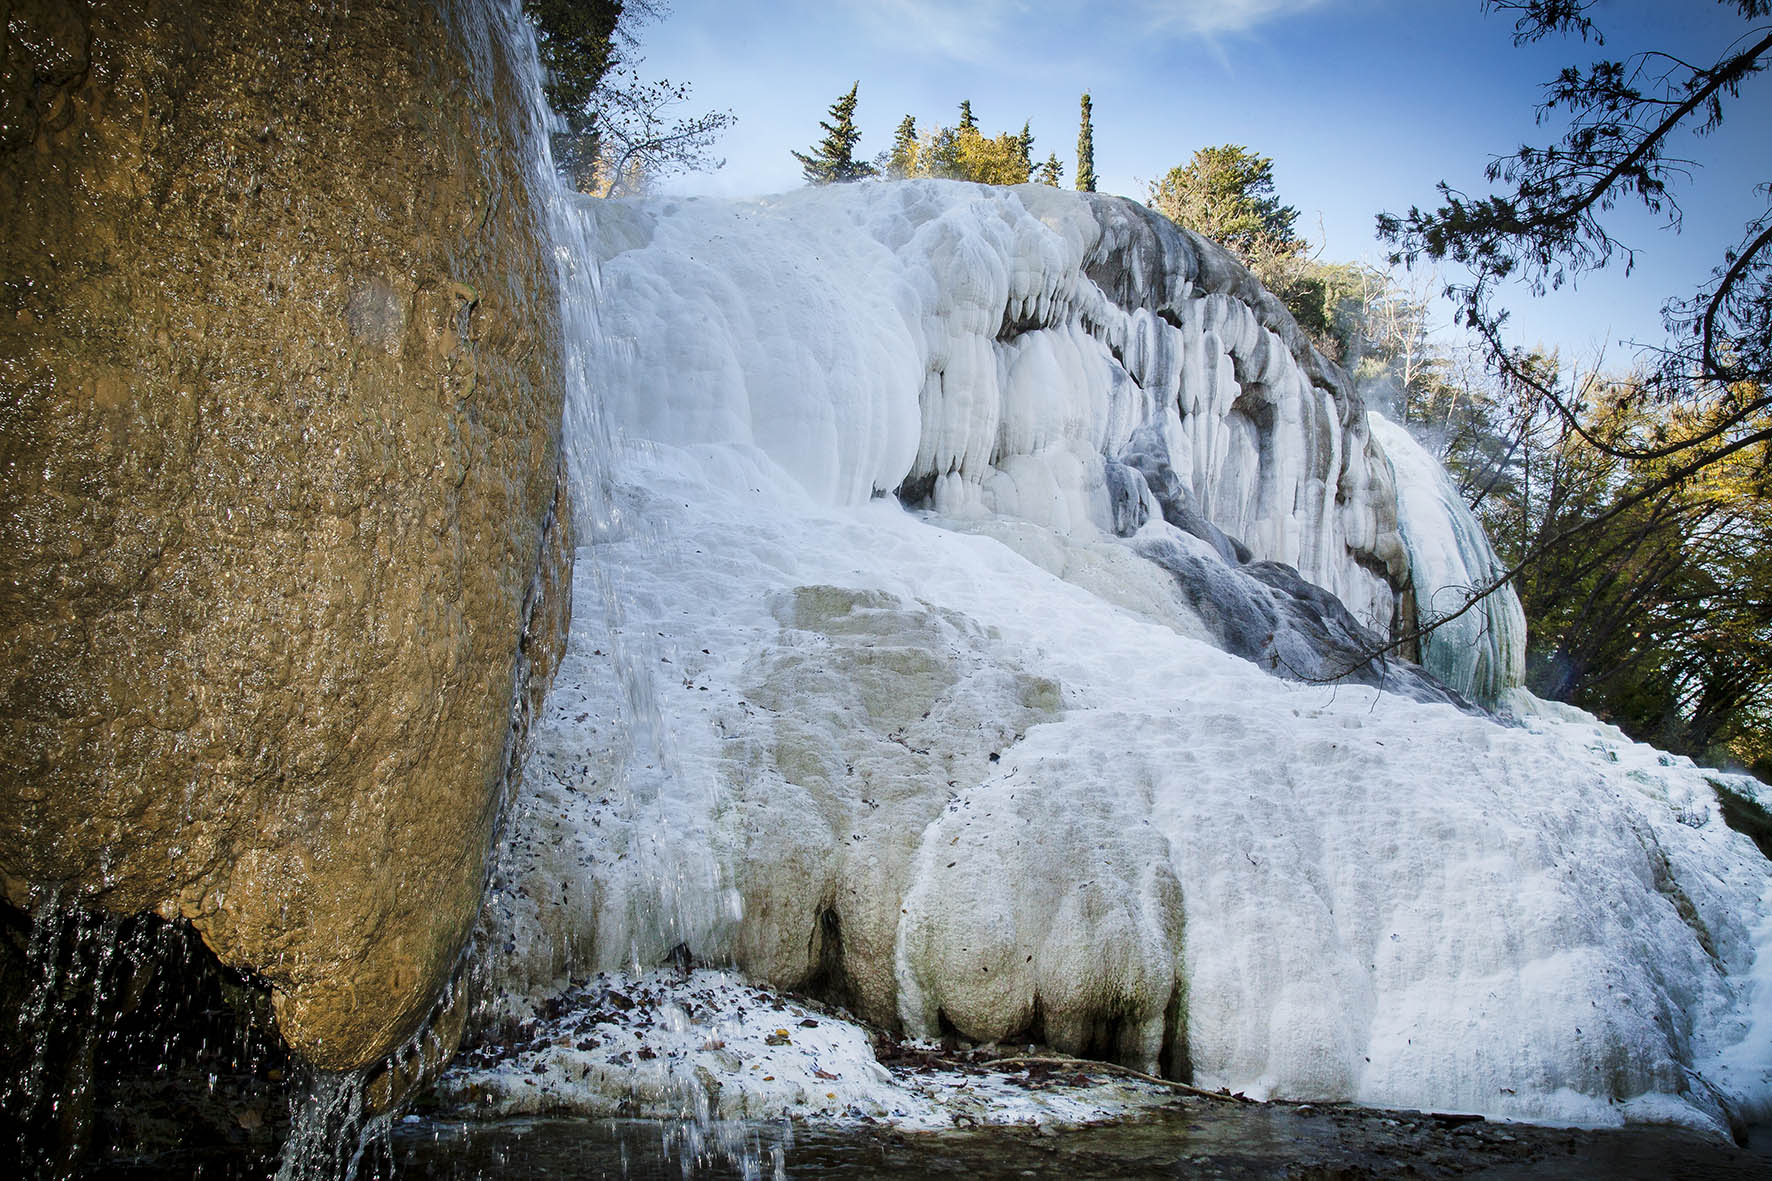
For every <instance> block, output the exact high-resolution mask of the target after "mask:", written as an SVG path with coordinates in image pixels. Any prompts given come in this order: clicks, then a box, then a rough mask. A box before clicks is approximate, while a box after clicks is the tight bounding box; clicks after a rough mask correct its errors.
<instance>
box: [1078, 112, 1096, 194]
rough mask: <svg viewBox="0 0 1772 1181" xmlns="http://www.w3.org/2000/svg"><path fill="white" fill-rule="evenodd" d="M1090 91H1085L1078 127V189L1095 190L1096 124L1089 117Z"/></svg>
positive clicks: (1085, 191)
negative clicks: (1080, 122) (1080, 120)
mask: <svg viewBox="0 0 1772 1181" xmlns="http://www.w3.org/2000/svg"><path fill="white" fill-rule="evenodd" d="M1089 115H1090V109H1089V92H1088V91H1084V92H1083V121H1082V125H1081V126H1080V127H1078V129H1077V191H1078V192H1079V193H1093V192H1094V191H1095V126H1094V124H1093V123H1092V122H1091V121H1090V118H1089Z"/></svg>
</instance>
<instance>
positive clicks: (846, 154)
mask: <svg viewBox="0 0 1772 1181" xmlns="http://www.w3.org/2000/svg"><path fill="white" fill-rule="evenodd" d="M860 89H861V83H860V82H857V83H855V85H853V86H851V87H850V88H849V92H848V93H847V94H845V95H843V96H842V97H841V98H839V99H838V100H837V101H836V102H834V103H832V104H831V112H830V113H831V120H832V122H829V123H826V122H822V121H821V122H820V123H819V126H820V127H822V128H824V130H825V136H824V139H822V140H820V141H819V144H818V146H817V147H815V148H813V149H812V152H811V154H810V155H808V154H807V153H804V152H795V153H794V159H796V160H798V161H799V162H800V168H801V171H802V172H804V173H805V176H806V182H807V183H808V184H815V185H828V184H844V183H847V182H849V181H856V180H865V179H866V178H868V177H870V176H874V175H875V174H876V170H875V168H874V166H873V165H872V164H869V163H868V162H867V161H865V160H857V159H856V158H855V144H856V142H857V141H858V140H860V139H861V132H860V131H857V130H856V127H855V102H856V92H857V91H859V90H860Z"/></svg>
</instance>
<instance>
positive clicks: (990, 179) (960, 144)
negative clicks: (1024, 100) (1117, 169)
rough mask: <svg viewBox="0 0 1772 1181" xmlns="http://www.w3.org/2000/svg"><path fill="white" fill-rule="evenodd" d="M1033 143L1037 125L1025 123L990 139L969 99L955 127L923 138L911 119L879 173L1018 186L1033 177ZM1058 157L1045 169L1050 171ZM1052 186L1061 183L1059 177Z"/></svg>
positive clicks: (932, 129) (880, 159) (899, 177)
mask: <svg viewBox="0 0 1772 1181" xmlns="http://www.w3.org/2000/svg"><path fill="white" fill-rule="evenodd" d="M1033 142H1034V133H1033V125H1032V124H1031V123H1029V122H1025V121H1024V122H1023V123H1022V125H1021V130H1020V131H1019V132H1007V131H1005V132H1002V133H1000V134H998V135H994V136H987V135H985V134H984V132H982V131H980V130H979V127H978V118H977V116H976V115H974V114H973V112H972V103H971V101H970V100H968V101H966V102H962V103H961V104H960V121H959V123H957V124H956V125H955V126H953V127H940V126H931V127H928V128H925V129H924V130H923V132H922V133H921V134H919V133H918V131H917V121H916V120H915V119H914V118H912V117H911V116H910V115H906V116H905V117H904V119H903V120H901V121H900V122H899V125H898V130H897V132H896V133H895V134H894V135H893V140H892V150H891V151H890V152H884V153H881V155H880V156H879V157H877V158H876V160H875V163H874V168H875V169H876V171H877V172H878V173H883V174H885V175H886V176H888V177H891V178H892V179H894V180H903V179H905V178H906V177H916V176H933V177H941V178H943V179H947V180H969V181H974V182H977V183H979V184H989V185H1017V184H1023V183H1025V182H1027V181H1029V180H1031V179H1033V175H1034V171H1035V169H1034V164H1033V161H1032V160H1030V159H1029V153H1030V152H1031V151H1032V148H1033ZM1054 164H1056V158H1054V159H1053V160H1052V161H1049V162H1048V164H1047V165H1042V166H1041V168H1042V172H1043V174H1044V173H1045V172H1050V171H1051V168H1052V165H1054ZM1052 175H1053V176H1054V179H1053V180H1052V182H1051V183H1053V184H1056V183H1057V179H1056V176H1057V174H1056V172H1053V173H1052Z"/></svg>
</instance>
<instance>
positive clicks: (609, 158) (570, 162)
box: [523, 0, 734, 196]
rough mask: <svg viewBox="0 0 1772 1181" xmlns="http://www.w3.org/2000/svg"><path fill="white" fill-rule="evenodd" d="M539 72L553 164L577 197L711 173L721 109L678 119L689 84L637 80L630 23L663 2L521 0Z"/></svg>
mask: <svg viewBox="0 0 1772 1181" xmlns="http://www.w3.org/2000/svg"><path fill="white" fill-rule="evenodd" d="M523 11H524V13H525V15H526V16H527V17H528V18H529V20H530V22H531V23H532V24H534V26H535V32H536V44H537V47H538V48H539V50H540V54H541V62H542V65H543V66H544V67H546V69H547V74H548V80H547V83H546V93H547V99H548V104H549V105H550V106H551V107H553V109H554V112H555V113H556V114H557V115H559V116H560V118H561V121H562V122H563V123H564V124H565V129H564V130H563V131H558V132H555V133H554V135H553V149H554V163H555V164H556V166H558V167H559V168H560V169H561V171H563V172H564V173H565V174H566V175H567V177H568V179H570V180H571V182H572V184H573V187H575V188H577V189H578V190H579V191H581V192H585V193H593V194H596V195H598V196H619V195H621V194H624V193H634V192H640V191H642V190H643V189H645V188H646V187H647V186H648V185H650V184H651V183H652V182H653V181H654V180H656V179H658V178H659V177H661V176H665V175H668V174H669V173H671V172H677V171H698V170H702V169H712V168H718V167H720V165H721V164H723V163H724V161H721V160H717V159H715V158H714V157H713V156H712V155H711V154H710V149H711V147H712V145H713V143H714V141H715V140H716V139H717V138H718V137H719V135H720V133H721V132H723V131H724V130H725V129H726V128H728V127H730V126H731V125H732V123H733V121H734V120H733V117H732V114H731V112H717V111H710V112H707V113H705V114H701V115H695V116H689V117H683V116H680V115H678V113H677V110H678V108H679V107H681V105H682V104H683V103H685V102H687V101H688V98H689V85H688V84H687V83H680V82H679V83H674V82H671V81H669V80H667V79H659V80H656V81H652V80H648V79H645V78H642V77H641V76H640V74H639V71H638V66H639V64H640V60H641V59H640V58H639V57H638V55H637V54H636V53H635V48H636V46H637V45H638V38H637V36H636V35H635V27H636V26H637V25H639V24H640V23H642V22H645V21H650V20H657V19H659V18H660V17H662V16H664V15H665V13H666V11H667V9H666V7H665V5H664V3H663V0H524V5H523Z"/></svg>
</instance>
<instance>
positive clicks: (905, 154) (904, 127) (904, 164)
mask: <svg viewBox="0 0 1772 1181" xmlns="http://www.w3.org/2000/svg"><path fill="white" fill-rule="evenodd" d="M916 173H917V121H916V120H915V119H913V118H911V117H910V116H909V115H906V116H905V117H904V119H903V120H902V121H901V122H900V123H899V125H898V131H897V132H896V133H895V134H894V135H893V137H892V154H891V155H889V156H887V157H886V175H888V176H890V177H891V178H892V179H893V180H903V179H904V178H905V177H907V176H915V175H916Z"/></svg>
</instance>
